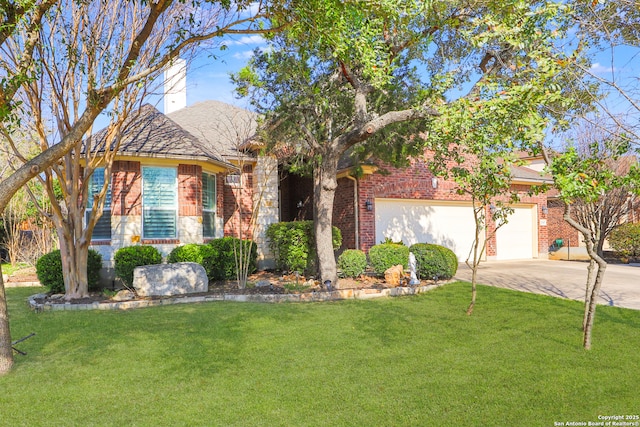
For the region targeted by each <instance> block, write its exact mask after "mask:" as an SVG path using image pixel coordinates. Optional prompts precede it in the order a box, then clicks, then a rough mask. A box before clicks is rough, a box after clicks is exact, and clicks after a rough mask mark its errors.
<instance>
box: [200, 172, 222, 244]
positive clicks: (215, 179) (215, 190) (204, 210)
mask: <svg viewBox="0 0 640 427" xmlns="http://www.w3.org/2000/svg"><path fill="white" fill-rule="evenodd" d="M205 177H211V178H213V179H212V181H213V197H212V198H213V208H207V207H206V206H205V205H204V196H205V185H204V182H205V179H206V178H205ZM217 184H218V176H217V175H216V174H214V173H209V172H202V217H203V218H202V236H203V237H204V238H205V239H213V238H215V237H216V231H217V230H216V213H217V196H218V187H217ZM205 213H207V214H211V215H213V234H212V235H210V236H208V235H206V234H205V229H204V224H205V219H204V217H205Z"/></svg>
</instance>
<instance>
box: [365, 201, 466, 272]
mask: <svg viewBox="0 0 640 427" xmlns="http://www.w3.org/2000/svg"><path fill="white" fill-rule="evenodd" d="M375 203H376V243H380V242H382V241H384V240H385V238H390V239H391V240H393V241H396V242H397V241H400V240H402V241H403V242H404V243H405V244H406V245H412V244H414V243H436V244H439V245H442V246H446V247H448V248H449V249H451V250H452V251H453V252H455V254H456V255H457V256H458V259H459V260H461V261H464V260H466V259H467V257H468V255H469V250H470V249H471V245H472V244H473V239H474V234H475V226H474V221H473V209H472V207H471V205H470V204H460V203H450V204H448V203H443V202H430V201H423V200H398V199H376V200H375Z"/></svg>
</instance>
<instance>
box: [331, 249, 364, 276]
mask: <svg viewBox="0 0 640 427" xmlns="http://www.w3.org/2000/svg"><path fill="white" fill-rule="evenodd" d="M338 268H339V269H340V271H342V276H343V277H358V276H360V275H361V274H362V273H364V270H365V269H366V268H367V255H365V253H364V252H363V251H361V250H359V249H347V250H346V251H344V252H342V254H340V256H339V257H338Z"/></svg>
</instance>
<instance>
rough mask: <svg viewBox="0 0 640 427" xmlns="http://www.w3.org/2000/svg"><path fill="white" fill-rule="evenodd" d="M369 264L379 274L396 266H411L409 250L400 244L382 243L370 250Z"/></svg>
mask: <svg viewBox="0 0 640 427" xmlns="http://www.w3.org/2000/svg"><path fill="white" fill-rule="evenodd" d="M369 262H370V263H371V266H372V267H373V270H374V271H375V272H376V273H377V274H384V272H385V271H386V270H387V269H389V268H390V267H393V266H394V265H399V264H400V265H402V266H403V267H404V268H407V266H408V265H409V248H408V247H406V246H405V245H403V244H399V243H381V244H379V245H375V246H372V247H371V249H369Z"/></svg>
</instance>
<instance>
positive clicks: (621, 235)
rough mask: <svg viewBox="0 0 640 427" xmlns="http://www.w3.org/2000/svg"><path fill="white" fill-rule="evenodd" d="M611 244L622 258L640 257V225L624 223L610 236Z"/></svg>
mask: <svg viewBox="0 0 640 427" xmlns="http://www.w3.org/2000/svg"><path fill="white" fill-rule="evenodd" d="M609 244H610V245H611V247H612V248H613V250H615V251H616V252H618V253H619V254H620V255H622V256H627V257H629V256H633V257H636V256H640V223H630V222H627V223H624V224H622V225H620V226H619V227H616V228H615V229H614V230H613V231H612V232H611V234H609Z"/></svg>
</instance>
